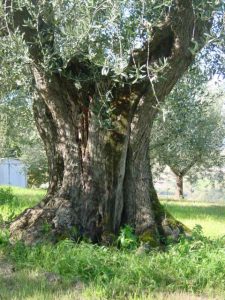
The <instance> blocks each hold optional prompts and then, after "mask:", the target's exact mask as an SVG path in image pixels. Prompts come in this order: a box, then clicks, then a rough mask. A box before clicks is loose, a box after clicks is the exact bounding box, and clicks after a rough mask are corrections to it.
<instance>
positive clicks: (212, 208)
mask: <svg viewBox="0 0 225 300" xmlns="http://www.w3.org/2000/svg"><path fill="white" fill-rule="evenodd" d="M44 193H45V192H44V191H40V190H26V189H13V194H11V196H9V197H8V198H9V200H5V195H4V193H3V194H1V192H0V215H2V229H1V232H0V299H4V300H11V299H12V300H13V299H15V300H20V299H21V300H22V299H35V300H36V299H37V300H44V299H45V300H53V299H55V300H56V299H65V300H67V299H71V300H72V299H73V300H78V299H80V300H95V299H96V300H100V299H102V300H103V299H110V300H111V299H118V300H119V299H121V300H122V299H129V300H152V299H159V300H163V299H168V300H172V299H173V300H178V299H179V300H180V299H184V300H188V299H189V300H191V299H193V300H197V299H225V239H224V238H221V236H222V235H224V227H225V226H224V225H225V206H223V205H220V206H217V205H210V204H204V203H194V202H192V203H187V202H172V201H170V202H163V204H164V205H165V206H166V207H167V209H168V210H169V211H170V212H171V213H172V214H173V215H175V217H177V218H178V219H179V220H181V221H182V222H184V223H185V224H186V225H188V226H190V227H192V226H193V225H194V224H200V225H202V227H203V232H204V234H205V235H206V236H209V237H211V238H208V237H206V236H204V235H202V233H201V232H200V229H199V227H196V228H195V230H194V237H193V239H192V240H187V239H182V240H181V241H180V243H179V244H176V245H168V247H167V250H166V251H160V250H159V249H152V250H151V251H150V253H147V254H140V253H139V252H138V251H137V250H136V249H133V250H125V249H124V250H118V249H116V248H115V247H114V248H113V247H112V248H106V247H99V246H96V245H90V244H87V243H80V244H74V243H73V242H71V241H68V240H66V241H62V242H60V243H58V244H57V245H55V246H51V245H42V246H36V247H25V246H24V245H22V244H20V243H18V244H17V245H15V246H11V245H10V244H9V243H8V234H7V230H6V229H5V228H4V226H3V225H4V221H7V220H9V219H11V218H12V217H13V216H14V215H17V214H18V213H20V212H21V211H22V210H23V209H25V208H26V207H28V206H32V205H34V204H35V203H36V202H37V201H39V200H40V198H41V197H43V195H44ZM13 195H16V196H15V197H14V196H13ZM10 197H11V198H10ZM214 228H216V229H214Z"/></svg>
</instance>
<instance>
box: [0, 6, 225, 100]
mask: <svg viewBox="0 0 225 300" xmlns="http://www.w3.org/2000/svg"><path fill="white" fill-rule="evenodd" d="M7 3H8V5H9V8H8V10H7V13H6V12H5V10H4V8H5V7H4V5H3V4H2V2H1V4H0V5H1V7H0V42H1V47H0V57H1V70H0V84H1V92H0V98H2V97H3V95H4V94H5V93H7V92H8V91H10V90H12V89H16V88H18V87H19V88H23V89H26V90H27V89H29V86H30V85H31V84H32V82H31V76H30V75H29V74H30V73H29V67H30V66H31V59H30V56H29V51H28V47H29V46H31V44H34V45H33V47H39V49H40V52H41V54H42V55H43V61H42V64H43V67H45V68H46V70H47V71H51V72H55V71H58V72H63V70H64V68H65V67H66V66H67V63H68V61H69V60H70V59H71V58H72V57H76V58H77V59H78V60H80V61H82V62H88V63H89V64H91V66H92V67H93V69H94V70H95V68H97V67H100V68H101V69H102V74H103V75H107V74H108V73H109V72H110V74H113V76H114V77H115V80H116V81H120V80H124V78H127V74H126V67H127V65H128V62H129V59H130V54H131V51H132V49H136V48H141V47H142V46H143V44H144V42H145V41H146V40H147V39H149V38H151V36H150V32H151V28H152V27H153V26H155V25H156V24H158V23H159V22H160V21H161V20H163V19H164V18H165V16H166V15H167V14H168V12H169V10H170V9H171V7H172V6H173V1H172V0H157V1H156V0H138V1H133V0H124V1H120V0H113V1H112V0H105V1H102V0H82V1H81V0H51V1H49V0H48V1H46V0H43V1H30V0H14V1H13V0H12V1H11V2H10V1H8V2H7ZM10 3H11V5H10ZM219 4H221V2H220V1H216V0H214V1H203V0H202V1H199V0H198V1H194V7H195V10H196V12H198V13H201V18H203V19H205V18H210V17H211V14H212V10H213V9H215V8H216V7H217V6H218V5H219ZM24 7H26V10H27V12H28V14H29V18H27V20H26V23H25V25H24V26H25V27H26V28H28V29H29V30H34V31H37V33H38V34H37V35H36V36H35V38H34V39H33V40H32V42H30V44H29V45H27V44H25V42H24V35H21V32H19V29H18V28H15V22H14V20H13V17H12V16H13V14H14V12H15V11H16V10H22V9H23V8H24ZM40 20H42V23H41V22H40ZM42 25H44V26H42ZM45 25H47V26H45ZM50 44H51V47H50V46H49V45H50ZM142 67H143V66H136V68H138V69H140V71H138V72H137V70H133V77H132V71H131V72H129V73H130V74H131V75H130V76H131V77H132V78H131V84H132V83H134V82H136V81H137V79H140V78H141V76H147V74H141V68H142ZM93 72H94V71H93ZM137 73H138V75H137ZM140 74H141V75H140ZM92 76H93V75H92ZM77 84H79V85H81V86H82V82H81V80H77Z"/></svg>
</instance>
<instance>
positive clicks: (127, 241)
mask: <svg viewBox="0 0 225 300" xmlns="http://www.w3.org/2000/svg"><path fill="white" fill-rule="evenodd" d="M117 242H118V246H119V247H120V248H122V249H135V248H137V246H138V239H137V237H136V235H135V234H134V230H133V228H131V227H130V226H129V225H125V226H124V227H123V228H122V229H121V230H120V234H119V237H118V239H117Z"/></svg>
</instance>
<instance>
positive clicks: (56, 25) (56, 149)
mask: <svg viewBox="0 0 225 300" xmlns="http://www.w3.org/2000/svg"><path fill="white" fill-rule="evenodd" d="M219 4H220V3H218V1H210V2H205V1H191V0H174V1H157V4H156V3H155V2H153V1H148V0H146V1H130V0H128V1H119V0H115V1H113V2H112V1H104V2H102V1H89V0H87V1H70V0H69V1H68V0H67V1H58V0H52V1H38V0H35V1H32V2H30V1H26V0H22V1H16V0H14V1H13V0H11V1H10V0H6V1H4V5H3V6H2V8H1V10H2V17H1V23H2V26H1V45H2V46H1V49H0V51H1V55H2V57H3V58H4V59H3V65H2V68H1V73H4V74H5V75H4V76H0V77H1V86H3V87H2V89H1V93H5V92H7V91H11V90H12V89H15V88H18V85H19V87H20V88H25V87H28V86H30V92H32V94H33V101H34V104H33V109H34V117H35V121H36V125H37V127H38V130H39V133H40V135H41V138H42V140H43V142H44V145H45V149H46V153H47V157H48V166H49V172H50V186H49V190H48V194H47V196H46V198H45V199H44V200H43V201H42V203H40V204H39V205H37V206H36V207H34V208H32V209H29V210H27V211H25V212H24V214H22V215H21V216H19V217H18V218H17V220H15V222H14V223H12V225H11V234H12V238H13V237H16V238H21V239H23V240H26V241H27V242H34V241H37V240H40V239H43V238H46V236H45V237H43V230H42V228H43V224H46V223H48V227H49V233H48V239H51V240H53V241H54V240H57V238H59V237H60V238H61V237H62V236H69V237H73V238H76V237H77V235H79V236H84V235H85V236H87V237H89V238H90V239H91V240H92V241H101V240H102V239H104V238H105V237H107V236H109V234H110V233H113V234H117V233H118V231H119V228H120V227H121V226H123V225H124V224H128V225H130V226H131V227H132V228H134V229H135V232H136V234H138V235H140V236H141V237H143V236H144V237H145V238H147V240H149V241H152V240H154V241H156V242H159V236H160V234H161V235H162V236H164V235H166V234H167V232H168V230H165V228H164V227H163V224H164V223H163V220H164V218H165V213H164V211H163V208H162V207H161V206H160V204H159V202H158V199H157V196H156V193H155V191H154V188H153V185H152V179H151V170H150V166H149V151H148V148H149V138H150V131H151V126H152V123H153V120H154V117H155V115H156V109H155V107H156V106H157V105H158V103H159V102H162V101H163V100H164V98H165V96H166V95H168V94H169V92H170V91H171V89H172V88H173V86H174V84H175V83H176V82H177V80H178V79H179V78H180V77H181V76H182V75H183V73H184V72H185V71H186V69H187V68H188V66H189V65H190V64H191V63H192V62H193V60H194V57H195V54H196V53H197V52H198V51H199V50H200V49H201V48H202V47H203V45H204V44H205V42H206V35H205V33H207V34H209V30H210V27H211V25H212V22H211V21H212V19H211V16H212V12H213V11H214V9H215V8H216V6H217V5H219ZM12 61H13V63H14V66H18V68H17V67H14V71H15V72H12V70H11V68H10V66H11V65H12ZM9 69H10V71H9ZM5 78H7V80H6V79H5ZM9 78H10V79H11V80H9ZM28 84H29V85H28ZM28 90H29V89H28ZM171 226H172V225H171ZM175 227H177V226H175ZM177 229H178V228H176V231H177ZM171 230H172V229H171ZM75 233H76V234H75Z"/></svg>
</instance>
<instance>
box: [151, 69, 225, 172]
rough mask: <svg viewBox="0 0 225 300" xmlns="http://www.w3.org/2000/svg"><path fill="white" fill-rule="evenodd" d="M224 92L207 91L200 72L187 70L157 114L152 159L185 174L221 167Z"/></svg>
mask: <svg viewBox="0 0 225 300" xmlns="http://www.w3.org/2000/svg"><path fill="white" fill-rule="evenodd" d="M223 95H224V92H223V91H219V90H218V88H217V87H216V88H214V90H212V89H211V90H210V88H209V86H208V83H207V81H206V78H204V74H203V73H202V72H201V71H200V70H199V69H193V70H190V71H189V73H187V74H186V76H184V77H183V78H182V79H181V80H180V81H179V82H178V83H177V85H176V86H175V88H174V89H173V91H172V92H171V94H170V95H169V96H168V98H167V100H166V102H165V104H164V105H162V106H161V110H160V112H159V114H158V118H157V120H156V122H155V124H154V128H153V135H152V141H151V146H150V147H151V151H150V153H151V156H152V159H153V160H155V161H157V162H158V163H159V165H161V166H165V165H168V166H169V167H171V169H172V170H176V172H177V173H183V175H186V173H187V172H189V170H190V169H191V168H193V167H194V166H195V170H197V169H200V167H201V169H202V167H203V168H205V169H206V168H210V167H212V166H218V165H221V164H222V163H223V162H224V160H223V157H222V156H221V150H222V149H223V141H224V138H225V126H224V121H223V115H222V99H223V98H222V97H223Z"/></svg>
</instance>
